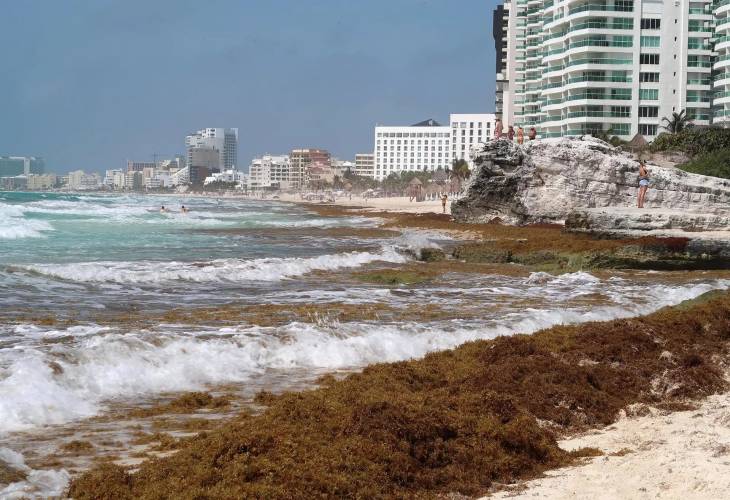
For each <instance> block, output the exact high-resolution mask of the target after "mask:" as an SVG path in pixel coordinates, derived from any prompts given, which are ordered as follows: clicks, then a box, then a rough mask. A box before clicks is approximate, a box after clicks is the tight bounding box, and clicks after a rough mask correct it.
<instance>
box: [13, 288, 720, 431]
mask: <svg viewBox="0 0 730 500" xmlns="http://www.w3.org/2000/svg"><path fill="white" fill-rule="evenodd" d="M576 278H580V276H572V277H571V276H563V277H562V278H561V279H568V280H570V279H576ZM585 278H587V277H586V276H583V277H582V279H585ZM602 285H603V286H610V285H607V284H606V282H604V283H602ZM728 285H730V282H728V281H723V280H720V281H715V282H710V283H702V284H690V285H687V286H677V287H669V286H663V287H662V286H659V287H656V288H655V289H652V290H646V289H644V292H645V297H644V298H645V300H643V301H642V302H638V301H631V300H627V301H625V303H622V304H620V303H617V304H615V305H606V306H599V307H595V306H594V307H591V306H579V305H575V306H572V307H568V306H565V305H564V304H562V303H556V304H555V305H554V306H552V307H551V306H550V303H549V300H546V301H545V304H546V305H545V306H541V307H535V308H511V309H507V310H505V312H503V313H495V314H494V315H492V316H491V317H486V318H484V319H480V320H478V321H452V322H435V323H417V322H399V323H383V322H379V323H377V324H373V323H343V324H336V325H327V324H310V323H299V322H297V323H291V324H289V325H286V326H284V327H269V328H263V327H255V326H240V327H238V328H224V329H200V330H197V331H190V330H189V329H180V328H172V327H164V326H160V327H159V329H157V330H155V331H140V332H136V333H126V334H123V333H120V332H118V331H112V330H104V329H99V328H96V327H88V328H76V329H69V330H50V331H49V334H48V335H50V336H52V337H66V336H68V337H72V338H73V339H74V340H73V341H68V340H67V341H64V342H60V343H54V344H53V345H52V347H49V346H48V345H44V344H42V343H38V342H34V343H20V344H19V345H18V347H17V348H16V349H6V350H5V351H4V352H0V367H2V368H0V394H2V398H0V432H9V431H19V430H24V429H33V428H37V427H38V426H43V425H48V424H60V423H64V422H68V421H71V420H74V419H79V418H84V417H88V416H91V415H94V414H97V413H98V412H99V411H101V410H102V409H103V406H104V404H105V402H106V401H108V400H111V399H118V398H125V397H140V396H143V395H146V394H155V393H160V392H165V391H182V390H198V389H201V388H204V387H205V386H206V385H207V384H218V383H228V382H246V381H248V380H251V379H252V378H253V377H258V376H261V375H262V374H263V373H264V372H265V371H266V370H270V369H282V370H300V369H305V370H315V369H316V370H321V369H330V370H332V369H340V368H353V367H360V366H364V365H366V364H369V363H373V362H382V361H398V360H404V359H410V358H415V357H421V356H423V355H425V354H426V353H428V352H431V351H437V350H443V349H447V348H451V347H454V346H457V345H459V344H461V343H463V342H466V341H469V340H476V339H490V338H494V337H496V336H499V335H510V334H513V333H530V332H534V331H536V330H539V329H542V328H546V327H550V326H552V325H556V324H568V323H579V322H585V321H600V320H609V319H614V318H623V317H630V316H634V315H637V314H645V313H650V312H652V311H654V310H657V309H659V308H661V307H664V306H667V305H672V304H676V303H679V302H681V301H683V300H687V299H691V298H694V297H697V296H699V295H701V294H702V293H705V292H707V291H709V290H712V289H727V288H728ZM549 288H550V285H549V284H548V285H546V286H545V289H544V290H543V294H544V296H545V297H546V299H547V298H549V296H550V293H549V290H548V289H549ZM515 290H516V294H515V295H516V296H519V294H520V293H521V291H520V288H519V287H516V288H515ZM533 293H535V292H534V291H533ZM95 328H96V329H95ZM24 332H25V333H26V334H27V335H29V336H31V337H32V338H34V339H35V338H38V336H39V332H38V329H37V327H36V328H33V329H25V330H23V329H20V330H17V329H16V334H20V335H22V334H23V333H24ZM41 336H42V334H41ZM29 394H32V395H33V397H32V398H30V397H28V395H29Z"/></svg>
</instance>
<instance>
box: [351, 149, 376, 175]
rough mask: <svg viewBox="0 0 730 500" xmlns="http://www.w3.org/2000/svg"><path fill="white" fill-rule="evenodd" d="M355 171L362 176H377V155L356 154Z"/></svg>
mask: <svg viewBox="0 0 730 500" xmlns="http://www.w3.org/2000/svg"><path fill="white" fill-rule="evenodd" d="M353 173H354V174H355V175H359V176H360V177H375V155H373V154H372V153H358V154H356V155H355V170H354V171H353Z"/></svg>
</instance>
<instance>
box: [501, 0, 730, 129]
mask: <svg viewBox="0 0 730 500" xmlns="http://www.w3.org/2000/svg"><path fill="white" fill-rule="evenodd" d="M729 14H730V1H729V0H720V1H716V2H715V7H714V10H713V6H712V1H711V0H505V2H504V5H503V6H501V7H500V8H498V9H497V10H495V12H494V20H493V21H494V22H493V25H494V26H495V30H499V35H498V32H497V31H495V49H496V50H497V52H498V53H497V93H496V101H497V102H496V109H497V115H498V117H499V118H501V119H502V120H503V125H504V126H505V128H506V127H507V126H508V125H514V126H515V128H516V127H517V126H522V127H523V128H524V129H525V130H526V131H527V130H528V129H529V128H530V127H535V128H536V129H537V132H538V134H539V136H540V137H559V136H565V135H583V134H600V133H607V134H609V135H611V136H613V135H616V136H619V137H620V138H622V139H626V140H628V139H631V138H632V137H633V136H634V135H635V134H637V133H640V134H642V135H644V136H645V137H646V138H647V139H648V140H651V139H653V138H654V137H655V136H656V135H657V134H658V133H660V132H661V128H660V125H661V121H662V118H663V117H665V116H670V115H671V114H672V112H675V111H676V112H679V111H680V110H683V109H686V110H687V114H688V116H689V117H690V118H691V119H692V120H693V122H694V123H695V124H696V125H709V124H710V123H713V122H715V123H716V122H721V121H723V120H724V117H725V113H726V110H729V111H727V112H728V115H730V93H728V92H725V91H726V90H730V70H728V71H727V73H725V68H727V67H728V66H730V18H728V15H729ZM716 25H717V28H715V26H716ZM505 28H506V29H505ZM725 39H727V40H725ZM713 41H714V43H715V51H716V52H717V54H719V57H717V56H716V53H715V52H713V46H712V44H713ZM713 63H714V66H713ZM713 68H714V70H715V73H717V74H716V76H715V77H714V80H715V81H714V88H715V90H716V93H715V95H714V97H715V107H714V108H713V102H712V99H713V94H712V90H713V76H712V74H713ZM722 76H727V79H723V78H718V77H722ZM726 86H727V88H726ZM718 91H719V93H718ZM723 92H725V93H726V94H727V95H728V96H729V97H728V98H727V99H726V100H727V102H728V104H725V99H724V98H722V97H719V96H721V95H723ZM729 120H730V118H729Z"/></svg>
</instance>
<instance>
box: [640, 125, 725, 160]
mask: <svg viewBox="0 0 730 500" xmlns="http://www.w3.org/2000/svg"><path fill="white" fill-rule="evenodd" d="M721 149H730V129H725V128H717V127H711V128H695V127H693V128H687V129H684V130H682V131H681V132H678V133H674V134H671V133H666V132H665V133H663V134H659V136H658V137H657V138H656V139H654V142H652V143H651V146H650V150H651V151H655V152H656V151H681V152H683V153H687V154H688V155H690V156H692V157H694V156H697V155H703V154H708V153H713V152H716V151H718V150H721Z"/></svg>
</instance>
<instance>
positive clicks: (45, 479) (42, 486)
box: [0, 448, 71, 500]
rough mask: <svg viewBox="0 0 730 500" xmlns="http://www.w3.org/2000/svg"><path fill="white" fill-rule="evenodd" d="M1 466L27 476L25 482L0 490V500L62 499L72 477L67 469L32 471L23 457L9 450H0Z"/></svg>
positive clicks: (11, 484)
mask: <svg viewBox="0 0 730 500" xmlns="http://www.w3.org/2000/svg"><path fill="white" fill-rule="evenodd" d="M0 466H5V467H7V468H10V469H14V470H16V471H18V472H21V473H22V474H24V475H25V479H24V480H23V481H18V482H15V483H10V484H8V485H7V486H5V487H4V488H2V489H0V499H7V500H10V499H16V498H17V499H20V498H51V497H60V496H61V495H62V494H63V492H64V490H65V489H66V485H67V484H68V481H69V479H70V477H71V476H70V475H69V473H68V472H66V470H65V469H60V470H34V469H31V468H30V467H28V465H26V463H25V459H24V457H23V455H21V454H20V453H17V452H15V451H13V450H11V449H9V448H0Z"/></svg>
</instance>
